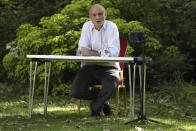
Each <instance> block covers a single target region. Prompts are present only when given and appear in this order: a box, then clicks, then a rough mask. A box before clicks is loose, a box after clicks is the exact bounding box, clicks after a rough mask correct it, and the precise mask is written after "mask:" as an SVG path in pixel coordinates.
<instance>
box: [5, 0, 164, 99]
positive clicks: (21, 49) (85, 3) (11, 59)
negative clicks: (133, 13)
mask: <svg viewBox="0 0 196 131" xmlns="http://www.w3.org/2000/svg"><path fill="white" fill-rule="evenodd" d="M101 2H102V4H103V5H104V6H105V7H106V9H107V12H108V13H107V17H108V18H109V19H110V20H111V21H113V22H115V23H116V24H117V26H118V28H119V31H120V35H124V36H128V33H129V32H130V31H132V30H141V31H144V32H146V33H147V34H148V35H149V36H150V37H149V38H148V42H147V45H148V53H149V55H156V54H157V53H156V52H158V50H159V48H161V44H160V43H159V42H158V41H157V40H156V39H155V38H153V37H151V31H150V30H149V29H147V28H146V27H144V26H143V25H142V23H141V22H138V21H131V22H127V21H126V20H124V19H121V18H118V17H117V16H120V14H119V13H120V11H119V10H118V9H115V8H113V7H112V4H111V3H110V1H106V0H103V1H101ZM91 4H92V3H91V0H73V1H72V3H71V4H69V5H67V6H65V8H64V9H62V10H61V13H56V14H54V15H52V16H50V17H43V18H41V19H40V22H39V25H38V26H33V25H31V24H23V25H21V26H20V27H19V28H18V29H17V34H16V36H17V37H16V39H15V40H14V41H12V42H10V43H9V44H8V45H10V46H11V48H10V52H9V53H8V54H7V55H6V56H5V57H4V59H3V63H4V66H5V68H6V70H7V71H8V76H9V78H11V79H15V80H18V81H21V82H24V83H26V82H28V76H29V75H28V71H29V62H30V60H28V59H26V58H25V56H26V54H45V55H49V54H52V55H75V51H76V48H77V44H78V40H79V37H80V32H81V28H82V25H83V23H84V22H86V21H88V20H89V18H88V9H89V7H90V6H91ZM128 52H129V53H127V54H128V56H130V55H131V52H133V48H132V47H131V46H129V48H128ZM15 54H17V56H18V57H16V55H15ZM39 65H40V66H38V69H37V70H38V72H37V74H38V77H37V78H38V80H37V82H38V83H39V84H38V87H39V89H40V90H39V91H38V93H40V91H41V90H42V89H43V86H42V85H43V84H42V83H43V81H44V64H43V63H39ZM79 68H80V66H79V64H78V63H74V62H72V63H69V62H59V61H54V62H52V74H51V77H52V82H51V87H52V88H51V89H52V94H53V95H57V94H66V93H67V92H68V91H69V86H70V84H71V83H72V80H73V77H74V74H76V71H77V70H78V69H79Z"/></svg>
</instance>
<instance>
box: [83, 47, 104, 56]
mask: <svg viewBox="0 0 196 131" xmlns="http://www.w3.org/2000/svg"><path fill="white" fill-rule="evenodd" d="M81 51H82V55H83V56H100V54H99V52H98V51H96V50H89V49H87V48H85V47H81Z"/></svg>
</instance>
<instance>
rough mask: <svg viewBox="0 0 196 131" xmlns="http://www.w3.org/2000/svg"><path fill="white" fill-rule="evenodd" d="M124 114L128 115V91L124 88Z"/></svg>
mask: <svg viewBox="0 0 196 131" xmlns="http://www.w3.org/2000/svg"><path fill="white" fill-rule="evenodd" d="M123 100H124V112H125V113H127V91H126V88H123Z"/></svg>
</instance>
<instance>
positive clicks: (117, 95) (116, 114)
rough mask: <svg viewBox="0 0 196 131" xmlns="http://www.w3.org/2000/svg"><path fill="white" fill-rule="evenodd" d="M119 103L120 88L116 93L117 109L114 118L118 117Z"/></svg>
mask: <svg viewBox="0 0 196 131" xmlns="http://www.w3.org/2000/svg"><path fill="white" fill-rule="evenodd" d="M118 102H119V88H118V89H117V91H116V107H115V108H116V109H115V113H114V116H115V117H117V116H118Z"/></svg>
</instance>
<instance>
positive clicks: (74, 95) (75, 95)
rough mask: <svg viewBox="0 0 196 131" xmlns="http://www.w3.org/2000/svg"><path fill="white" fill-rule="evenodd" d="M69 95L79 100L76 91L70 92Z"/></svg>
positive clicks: (78, 94)
mask: <svg viewBox="0 0 196 131" xmlns="http://www.w3.org/2000/svg"><path fill="white" fill-rule="evenodd" d="M70 95H71V96H72V97H74V98H80V93H79V92H78V91H76V90H71V92H70Z"/></svg>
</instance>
